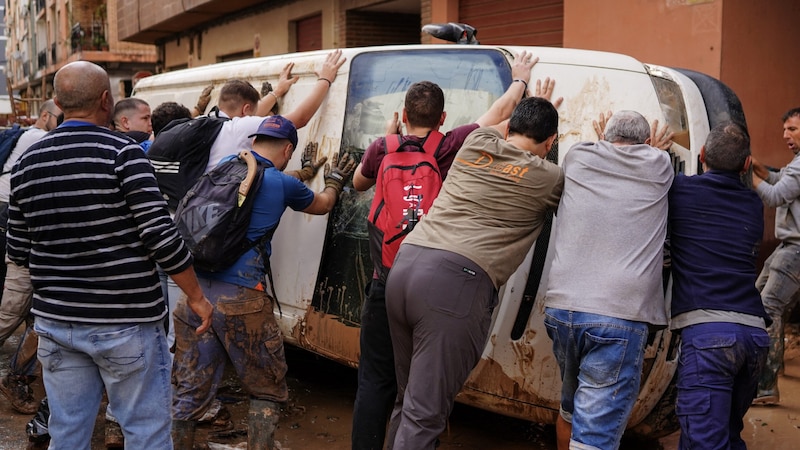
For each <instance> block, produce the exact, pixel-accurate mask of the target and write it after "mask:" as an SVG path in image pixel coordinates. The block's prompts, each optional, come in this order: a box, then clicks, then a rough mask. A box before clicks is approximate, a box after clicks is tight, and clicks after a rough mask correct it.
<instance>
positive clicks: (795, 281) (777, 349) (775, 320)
mask: <svg viewBox="0 0 800 450" xmlns="http://www.w3.org/2000/svg"><path fill="white" fill-rule="evenodd" d="M756 288H758V290H759V291H760V292H761V302H762V303H763V304H764V309H765V310H766V311H767V314H769V317H770V318H771V319H772V325H770V326H769V328H767V332H768V333H769V337H770V349H769V355H768V356H767V363H766V365H765V366H764V369H763V370H762V371H761V378H760V379H759V383H758V395H777V393H778V373H780V371H781V369H782V368H783V351H784V348H783V347H784V343H783V339H784V336H783V324H784V321H783V318H784V316H785V315H786V314H788V313H789V311H791V309H792V307H793V306H794V305H795V304H796V303H797V294H798V291H800V245H797V244H787V243H782V244H780V245H779V246H778V248H776V249H775V251H773V252H772V254H771V255H770V256H769V258H767V260H766V261H764V268H763V269H762V270H761V274H759V276H758V279H757V280H756Z"/></svg>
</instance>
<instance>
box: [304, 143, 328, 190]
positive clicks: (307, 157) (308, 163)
mask: <svg viewBox="0 0 800 450" xmlns="http://www.w3.org/2000/svg"><path fill="white" fill-rule="evenodd" d="M317 147H318V144H317V143H316V142H309V143H308V144H307V145H306V148H305V149H304V150H303V156H302V158H301V159H300V164H301V165H302V168H301V169H300V170H298V171H297V178H299V179H300V181H303V182H305V181H308V180H310V179H312V178H314V176H316V175H317V172H318V171H319V168H320V167H322V166H324V165H325V163H326V162H327V161H328V157H327V156H323V157H322V158H320V159H319V160H317Z"/></svg>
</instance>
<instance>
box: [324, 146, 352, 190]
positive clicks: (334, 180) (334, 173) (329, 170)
mask: <svg viewBox="0 0 800 450" xmlns="http://www.w3.org/2000/svg"><path fill="white" fill-rule="evenodd" d="M354 170H356V160H355V159H353V157H352V156H351V155H350V153H345V154H343V155H342V157H341V158H339V157H338V155H337V154H334V155H333V164H326V165H325V187H330V188H333V189H336V192H337V193H340V194H341V192H342V189H344V185H345V184H347V182H348V181H350V177H352V176H353V171H354Z"/></svg>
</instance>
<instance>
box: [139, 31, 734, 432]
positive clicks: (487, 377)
mask: <svg viewBox="0 0 800 450" xmlns="http://www.w3.org/2000/svg"><path fill="white" fill-rule="evenodd" d="M523 50H527V51H529V52H532V53H533V54H534V55H535V56H538V57H539V58H540V60H539V63H538V64H536V65H535V66H534V68H533V73H532V75H531V80H532V81H533V80H536V79H544V78H545V77H551V78H554V79H555V80H556V86H555V93H554V96H555V97H558V96H561V97H564V103H563V104H562V105H561V107H560V108H559V116H560V123H559V144H558V145H555V146H554V147H553V150H552V151H551V153H550V154H549V155H548V159H551V160H552V161H555V162H559V161H562V160H563V158H564V154H565V153H566V151H567V150H568V149H569V148H570V146H571V145H572V144H574V143H576V142H579V141H581V140H594V139H596V136H595V134H594V130H593V128H592V119H595V118H597V117H598V116H599V114H600V113H601V112H603V111H607V110H613V111H616V110H620V109H631V110H636V111H639V112H640V113H642V114H643V115H644V116H645V117H647V118H648V120H650V121H652V120H654V119H658V120H659V122H660V123H662V124H663V123H667V124H668V125H669V126H670V128H671V129H672V130H673V131H674V132H675V133H676V136H675V142H676V145H674V146H673V147H672V149H671V151H670V152H671V154H672V159H673V164H674V167H675V171H676V172H684V173H687V174H695V173H697V172H698V170H701V169H700V168H701V166H700V164H699V162H698V155H699V151H700V147H701V146H702V144H703V142H704V140H705V138H706V135H707V134H708V131H709V129H710V127H712V126H714V125H715V124H716V123H717V122H719V121H723V120H730V119H733V120H738V121H740V122H742V123H744V114H743V112H742V109H741V105H740V104H739V101H738V99H737V98H736V96H735V95H734V94H733V93H732V92H731V91H730V90H729V89H728V88H727V87H725V86H724V85H722V84H721V83H720V82H719V81H717V80H715V79H713V78H711V77H708V76H705V75H703V74H699V73H696V72H691V71H686V70H678V69H672V68H667V67H661V66H656V65H651V64H643V63H641V62H639V61H637V60H635V59H633V58H630V57H628V56H624V55H619V54H613V53H603V52H593V51H584V50H571V49H562V48H549V47H512V46H509V47H503V46H479V45H475V46H456V45H409V46H388V47H365V48H349V49H344V50H343V52H344V56H346V57H347V62H346V63H345V65H344V66H342V68H341V69H340V71H339V74H338V76H337V78H336V81H335V82H334V83H333V85H332V87H331V90H330V92H329V93H328V96H327V98H326V99H325V101H324V103H323V104H322V107H321V108H320V110H319V111H318V112H317V114H316V115H315V116H314V118H313V119H312V120H311V121H310V122H309V124H308V125H307V126H306V127H304V128H302V129H301V130H299V139H300V140H299V147H300V148H303V147H304V146H305V145H306V144H307V143H309V142H316V143H318V145H319V148H320V151H321V153H322V154H323V155H327V156H329V157H330V156H332V155H333V154H334V153H343V152H351V153H354V154H356V155H359V156H360V155H361V154H363V152H364V150H365V149H366V148H367V146H368V145H369V143H370V142H372V140H374V139H376V138H378V137H380V136H382V135H383V131H384V123H385V121H386V120H387V119H388V118H390V117H391V115H392V113H393V112H400V111H402V107H403V100H404V96H405V91H406V89H407V88H408V87H409V86H410V85H411V84H412V83H414V82H416V81H421V80H430V81H433V82H435V83H437V84H438V85H439V86H441V87H442V89H443V90H444V94H445V101H446V103H445V110H446V111H447V121H446V122H445V124H444V126H443V127H442V130H443V131H446V130H449V129H451V128H453V127H454V126H456V125H460V124H465V123H470V122H472V121H474V120H475V119H476V118H477V117H478V116H480V115H481V114H482V113H483V112H484V111H486V110H487V109H488V108H489V106H490V105H491V104H492V102H493V101H494V100H495V99H496V98H498V97H499V96H500V95H502V94H503V92H504V91H505V88H506V87H507V86H508V85H509V84H510V83H511V61H512V60H513V57H514V55H515V54H518V53H519V52H521V51H523ZM327 54H328V52H327V51H318V52H309V53H295V54H288V55H278V56H271V57H264V58H258V59H251V60H246V61H235V62H230V63H221V64H215V65H210V66H203V67H198V68H193V69H186V70H181V71H176V72H169V73H165V74H160V75H156V76H152V77H149V78H145V79H143V80H141V81H140V82H139V83H138V84H137V85H136V89H135V93H134V95H135V96H136V97H139V98H142V99H144V100H146V101H147V102H149V103H150V105H151V107H155V106H157V105H158V104H160V103H162V102H164V101H177V102H179V103H183V104H184V105H187V106H191V105H194V104H195V102H196V100H197V97H198V95H199V94H200V92H201V91H202V90H203V88H205V87H206V86H208V85H209V84H210V83H211V84H214V86H215V89H214V91H213V94H212V100H211V103H210V104H211V105H214V104H216V100H217V97H218V96H219V88H220V87H221V86H222V84H223V83H224V82H225V81H226V80H228V79H231V78H241V79H246V80H248V81H250V82H251V83H252V84H253V85H254V86H256V87H258V86H260V85H261V83H262V82H263V81H271V82H275V81H277V79H278V74H279V73H280V70H281V69H282V68H283V67H284V65H285V64H286V63H288V62H293V63H295V66H294V70H293V73H294V74H295V75H298V76H299V77H300V80H299V81H298V82H297V83H296V84H295V85H294V86H292V88H291V90H290V91H289V93H288V94H287V95H286V96H285V97H284V98H283V99H281V101H280V102H279V103H280V105H279V106H280V111H284V112H285V111H291V110H292V109H293V108H294V107H295V105H297V104H298V103H299V102H300V101H301V100H302V99H303V98H305V96H306V95H307V93H308V91H309V89H310V88H311V86H312V85H313V84H314V83H315V82H316V80H317V76H316V74H315V73H314V70H315V68H318V67H320V66H321V64H322V61H323V60H324V58H325V56H326V55H327ZM238 150H240V149H233V148H232V149H231V152H232V153H233V152H235V151H238ZM301 153H302V152H295V156H294V158H293V160H292V161H291V162H290V163H289V167H288V169H289V170H291V169H295V168H298V167H299V164H300V162H299V160H300V155H301ZM323 184H324V182H323V177H321V176H318V177H316V178H315V179H314V180H313V181H312V182H311V186H310V187H311V188H312V189H314V190H319V189H321V188H322V186H323ZM371 198H372V190H370V191H368V192H364V193H358V192H355V191H354V190H353V189H345V192H344V193H343V195H342V196H341V198H340V200H339V202H338V204H337V205H336V208H335V210H334V211H333V212H332V213H331V214H329V215H327V216H311V215H306V214H302V213H298V212H293V211H288V212H287V213H286V214H284V216H283V219H282V222H281V225H280V226H279V227H278V229H277V231H276V233H275V237H274V240H273V257H272V260H271V261H272V270H273V275H274V277H275V284H276V293H277V296H278V300H279V302H280V304H281V307H282V314H278V313H277V311H276V318H277V320H278V323H279V324H280V326H281V330H282V332H283V334H284V337H285V340H286V342H287V343H290V344H292V345H295V346H298V347H301V348H304V349H307V350H310V351H312V352H315V353H317V354H320V355H323V356H326V357H328V358H331V359H333V360H336V361H339V362H341V363H343V364H347V365H350V366H353V367H355V366H356V365H357V363H358V355H359V344H358V342H359V339H358V338H359V321H360V312H361V305H362V303H363V301H364V286H365V285H366V283H367V281H368V280H369V279H370V278H371V276H372V264H371V262H370V259H369V251H368V244H367V228H366V223H367V221H366V217H367V213H368V211H369V207H370V201H371ZM549 222H550V223H549V224H548V225H547V226H546V227H545V229H544V230H543V232H542V233H541V236H540V237H539V238H538V240H537V242H536V243H535V245H534V246H533V247H532V248H531V249H530V251H529V252H528V254H527V256H526V258H525V260H524V261H523V263H522V265H521V266H520V267H519V268H518V269H517V271H516V272H515V273H514V274H513V275H512V276H511V278H510V279H509V280H508V282H507V283H506V285H504V286H503V287H501V289H500V292H499V296H500V304H499V306H498V307H497V308H496V309H495V311H494V317H493V323H492V326H491V329H490V335H489V339H488V341H487V343H486V347H485V349H484V351H483V355H482V358H481V361H480V362H479V364H478V366H477V367H476V368H475V369H474V370H473V371H472V374H471V375H470V377H469V379H468V380H467V382H466V385H465V386H464V388H463V390H462V391H461V393H460V394H459V396H458V398H457V399H458V401H460V402H463V403H467V404H470V405H473V406H477V407H479V408H483V409H486V410H490V411H494V412H497V413H500V414H505V415H508V416H513V417H517V418H522V419H526V420H530V421H535V422H541V423H555V419H556V415H557V413H558V407H559V392H560V388H561V386H560V383H561V382H560V377H559V373H558V366H557V364H556V362H555V360H554V358H553V355H552V350H551V342H550V339H549V338H548V337H547V334H546V332H545V329H544V324H543V320H544V318H543V316H544V307H543V301H542V300H543V295H544V291H545V287H546V284H547V277H548V272H549V268H550V259H551V257H552V248H551V245H550V236H551V233H550V231H551V229H554V228H555V227H557V226H558V221H557V219H556V218H551V220H550V221H549ZM551 227H552V228H551ZM586 238H587V239H591V236H587V237H586ZM664 275H665V278H664V288H665V290H667V292H668V293H669V283H670V276H669V273H668V271H665V274H664ZM668 303H669V302H668ZM677 344H678V343H677V337H676V336H673V335H672V334H671V333H670V332H669V330H662V331H659V332H657V333H654V334H652V335H651V336H650V338H649V342H648V346H647V349H646V353H645V364H644V367H643V376H642V383H641V392H640V394H639V397H638V399H637V401H636V405H635V407H634V409H633V412H632V414H631V417H630V421H629V431H632V432H635V433H637V434H640V435H645V436H651V437H658V436H661V435H665V434H668V433H670V432H672V431H674V430H676V429H677V428H678V425H677V421H676V418H675V415H674V409H673V405H674V394H675V392H674V383H673V376H674V373H675V369H676V364H677V352H678V345H677Z"/></svg>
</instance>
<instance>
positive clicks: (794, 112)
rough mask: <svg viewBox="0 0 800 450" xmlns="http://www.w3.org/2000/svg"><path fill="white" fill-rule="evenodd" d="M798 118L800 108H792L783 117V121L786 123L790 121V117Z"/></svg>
mask: <svg viewBox="0 0 800 450" xmlns="http://www.w3.org/2000/svg"><path fill="white" fill-rule="evenodd" d="M796 116H800V107H798V108H792V109H790V110H789V111H786V114H784V115H783V117H782V118H781V120H782V121H784V122H786V121H787V120H789V118H790V117H796Z"/></svg>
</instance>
